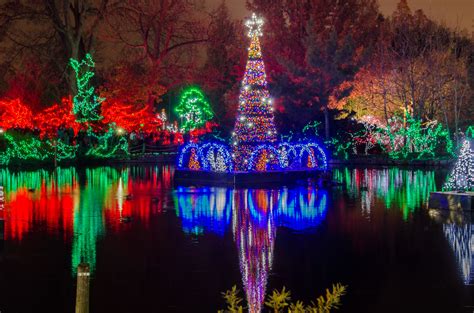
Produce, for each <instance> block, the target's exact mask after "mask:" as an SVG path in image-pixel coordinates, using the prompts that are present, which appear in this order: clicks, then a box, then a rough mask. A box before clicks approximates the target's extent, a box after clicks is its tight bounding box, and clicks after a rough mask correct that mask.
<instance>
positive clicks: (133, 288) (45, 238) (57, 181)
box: [0, 166, 474, 313]
mask: <svg viewBox="0 0 474 313" xmlns="http://www.w3.org/2000/svg"><path fill="white" fill-rule="evenodd" d="M334 178H335V179H336V180H338V181H340V182H341V183H342V186H340V187H334V188H331V189H328V190H321V189H320V190H318V189H317V188H316V187H315V186H314V185H312V184H311V183H305V184H301V185H298V186H293V187H282V188H280V189H275V190H264V189H240V190H232V189H226V188H214V187H200V188H191V187H186V188H185V187H179V186H174V185H173V169H172V167H170V166H159V167H129V168H122V169H117V168H109V167H103V168H94V169H73V168H71V169H61V170H57V171H55V172H48V171H44V170H39V171H32V172H11V171H8V170H0V186H3V188H4V191H5V197H4V203H3V206H4V210H3V215H4V222H3V223H4V242H3V243H2V246H1V250H0V311H1V312H2V313H10V312H12V313H17V312H18V313H20V312H72V311H73V309H74V301H75V278H74V277H75V270H74V269H75V268H76V267H77V265H78V264H79V263H80V262H88V263H89V264H90V265H91V268H92V275H93V277H92V280H91V312H216V311H217V310H218V309H222V308H224V303H223V300H222V299H221V292H222V291H224V290H227V289H230V288H231V287H232V286H233V285H234V284H235V285H237V286H238V288H239V289H240V290H241V295H242V296H243V297H244V298H246V300H247V301H248V302H249V307H250V308H251V310H252V311H254V312H255V311H258V310H259V309H260V308H261V307H262V301H263V299H264V297H265V295H268V293H269V292H271V291H272V290H273V289H274V288H278V289H281V288H282V287H283V286H286V287H287V288H288V289H290V290H291V292H292V296H293V299H295V300H296V299H300V300H303V301H305V302H309V301H311V300H315V299H316V296H317V295H320V294H322V293H324V290H325V288H327V287H330V286H331V284H333V283H337V282H340V283H342V284H344V285H348V293H347V295H346V296H344V298H343V305H342V308H341V310H340V312H473V311H474V299H473V294H474V287H473V285H472V283H473V281H474V259H473V254H474V236H473V234H474V227H473V226H472V224H471V218H470V216H465V215H464V216H459V215H454V214H449V213H446V212H437V211H433V210H428V209H427V208H426V200H427V198H428V195H429V192H430V191H432V190H436V189H437V188H440V186H441V183H442V180H443V179H444V178H445V173H443V172H441V173H439V171H435V170H403V169H396V168H392V169H346V168H342V169H336V170H334ZM127 195H129V196H127ZM0 206H1V204H0Z"/></svg>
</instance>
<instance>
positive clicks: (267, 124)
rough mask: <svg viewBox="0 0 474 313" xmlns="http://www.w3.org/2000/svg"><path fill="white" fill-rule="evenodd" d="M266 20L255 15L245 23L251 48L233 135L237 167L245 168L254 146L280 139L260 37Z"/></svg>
mask: <svg viewBox="0 0 474 313" xmlns="http://www.w3.org/2000/svg"><path fill="white" fill-rule="evenodd" d="M262 25H263V20H262V19H261V18H258V17H257V16H256V15H255V14H253V15H252V18H251V19H250V20H248V21H247V22H246V26H247V27H248V28H249V32H248V36H249V37H250V47H249V53H248V61H247V66H246V70H245V74H244V78H243V80H242V88H241V91H240V96H239V107H238V113H237V119H236V122H235V127H234V132H233V136H232V144H233V145H234V146H235V147H234V154H235V157H234V160H235V163H236V168H237V169H245V168H246V167H247V165H246V164H243V161H244V160H248V158H249V157H250V154H251V153H252V151H253V150H254V148H255V146H258V145H260V144H262V143H270V142H276V141H277V131H276V128H275V123H274V116H273V111H274V108H273V104H272V100H271V99H270V93H269V91H268V87H267V80H266V74H265V64H264V62H263V58H262V51H261V47H260V41H259V37H260V36H262V35H263V33H262V30H261V27H262Z"/></svg>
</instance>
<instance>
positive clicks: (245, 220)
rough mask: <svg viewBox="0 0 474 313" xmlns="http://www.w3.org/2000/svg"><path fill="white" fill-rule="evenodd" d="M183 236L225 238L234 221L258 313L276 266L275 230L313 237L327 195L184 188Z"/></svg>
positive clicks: (252, 307) (251, 303)
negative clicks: (297, 232)
mask: <svg viewBox="0 0 474 313" xmlns="http://www.w3.org/2000/svg"><path fill="white" fill-rule="evenodd" d="M176 194H177V211H178V213H177V214H178V215H179V216H180V217H181V219H182V224H183V230H184V232H186V233H192V234H194V235H197V234H202V233H203V232H206V231H207V232H211V233H214V234H217V235H220V236H222V235H224V232H225V230H226V228H227V225H228V224H229V222H230V216H232V233H233V237H234V241H235V243H236V245H237V250H238V255H239V265H240V271H241V275H242V282H243V286H244V290H245V294H246V298H247V304H248V307H249V312H252V313H253V312H260V311H261V307H262V304H263V302H264V299H265V290H266V284H267V279H268V273H269V271H270V269H271V266H272V263H273V250H274V242H275V238H276V233H277V231H276V229H277V226H284V227H288V228H290V229H292V230H294V231H314V230H315V229H316V227H317V226H318V225H319V224H320V223H321V221H322V220H323V219H324V217H325V214H326V209H327V192H326V191H324V190H317V189H315V188H314V187H312V186H306V187H295V188H290V189H289V188H282V189H280V190H265V189H239V190H232V189H226V188H193V187H190V188H185V187H179V188H178V190H177V193H176Z"/></svg>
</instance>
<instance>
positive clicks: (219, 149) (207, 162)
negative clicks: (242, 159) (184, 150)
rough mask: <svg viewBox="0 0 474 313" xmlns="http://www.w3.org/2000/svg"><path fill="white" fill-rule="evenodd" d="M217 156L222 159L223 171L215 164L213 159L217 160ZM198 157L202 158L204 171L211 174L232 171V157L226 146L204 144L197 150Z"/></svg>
mask: <svg viewBox="0 0 474 313" xmlns="http://www.w3.org/2000/svg"><path fill="white" fill-rule="evenodd" d="M219 154H220V155H221V156H222V157H223V161H224V164H225V169H220V168H218V165H217V164H216V160H215V159H217V157H218V156H219ZM198 155H200V156H202V165H203V169H204V170H207V171H213V172H231V171H232V170H233V169H234V163H233V161H232V155H231V154H230V152H229V148H228V147H227V146H226V145H223V144H220V143H206V144H204V145H202V146H201V147H200V148H199V151H198ZM214 158H215V159H214Z"/></svg>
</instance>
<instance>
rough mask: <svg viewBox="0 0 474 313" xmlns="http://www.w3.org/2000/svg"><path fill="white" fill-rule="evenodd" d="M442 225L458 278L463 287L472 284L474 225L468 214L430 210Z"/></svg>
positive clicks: (473, 278)
mask: <svg viewBox="0 0 474 313" xmlns="http://www.w3.org/2000/svg"><path fill="white" fill-rule="evenodd" d="M430 215H431V216H432V217H433V218H434V219H435V220H436V221H438V222H440V223H442V224H443V233H444V235H445V237H446V240H447V241H448V242H449V245H450V246H451V249H452V250H453V252H454V255H455V258H456V262H457V264H458V269H459V272H460V276H461V277H462V280H463V282H464V284H465V285H470V284H472V283H473V282H474V223H473V222H472V215H471V214H470V212H469V213H467V212H466V213H462V212H454V211H440V210H430Z"/></svg>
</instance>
